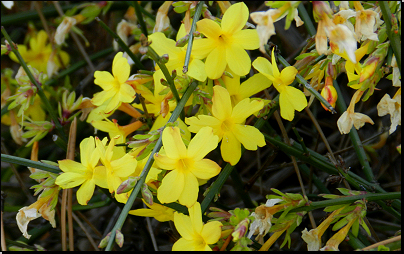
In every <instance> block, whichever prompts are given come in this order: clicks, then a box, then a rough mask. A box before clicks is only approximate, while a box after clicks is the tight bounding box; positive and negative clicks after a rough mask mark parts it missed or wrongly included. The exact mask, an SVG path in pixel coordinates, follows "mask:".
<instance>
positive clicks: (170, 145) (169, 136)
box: [163, 127, 187, 159]
mask: <svg viewBox="0 0 404 254" xmlns="http://www.w3.org/2000/svg"><path fill="white" fill-rule="evenodd" d="M163 145H164V149H165V151H166V154H167V156H168V157H170V158H171V159H180V158H183V157H185V156H186V154H187V149H186V147H185V145H184V142H183V141H182V139H181V134H180V129H179V128H178V127H166V128H165V129H164V131H163Z"/></svg>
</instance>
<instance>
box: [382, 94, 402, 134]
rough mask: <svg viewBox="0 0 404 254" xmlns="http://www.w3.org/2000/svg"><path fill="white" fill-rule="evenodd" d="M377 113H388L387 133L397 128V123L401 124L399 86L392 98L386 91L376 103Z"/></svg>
mask: <svg viewBox="0 0 404 254" xmlns="http://www.w3.org/2000/svg"><path fill="white" fill-rule="evenodd" d="M377 113H378V115H379V116H384V115H387V114H390V117H391V126H390V131H389V133H390V134H391V133H393V132H395V131H396V129H397V125H401V87H400V89H398V91H397V92H396V94H395V95H394V97H393V98H390V95H388V94H387V93H386V94H385V95H384V96H383V98H382V99H381V100H380V102H379V104H377Z"/></svg>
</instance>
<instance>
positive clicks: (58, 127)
mask: <svg viewBox="0 0 404 254" xmlns="http://www.w3.org/2000/svg"><path fill="white" fill-rule="evenodd" d="M1 32H2V33H3V35H4V37H5V38H6V40H7V41H8V43H9V44H10V46H11V50H12V51H13V52H14V54H15V56H16V57H17V58H18V61H19V63H20V64H21V66H22V68H23V69H24V71H25V73H27V75H28V77H29V79H30V81H31V82H32V84H35V86H36V87H37V89H38V90H37V92H38V95H39V97H40V98H41V101H42V102H43V104H44V105H45V108H46V109H47V110H48V113H49V115H50V117H51V119H52V121H53V123H54V124H55V127H56V130H57V131H58V132H59V134H60V136H61V137H62V138H63V139H64V140H65V141H66V142H67V136H66V133H65V132H64V130H63V127H62V125H61V124H60V122H59V119H58V118H57V115H56V112H55V111H54V110H53V108H52V105H51V104H50V102H49V100H48V98H47V97H46V95H45V93H44V92H43V90H42V87H41V86H40V85H39V84H38V82H37V81H36V79H35V78H34V76H33V75H32V73H31V71H30V70H29V68H28V66H27V64H26V63H25V61H24V59H23V58H22V57H21V55H20V53H19V52H18V50H17V48H16V47H15V44H14V42H12V41H11V39H10V36H9V35H8V33H7V32H6V29H4V27H3V26H2V27H1Z"/></svg>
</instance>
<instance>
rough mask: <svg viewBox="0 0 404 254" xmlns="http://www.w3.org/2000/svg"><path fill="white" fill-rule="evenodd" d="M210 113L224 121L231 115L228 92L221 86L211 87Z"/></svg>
mask: <svg viewBox="0 0 404 254" xmlns="http://www.w3.org/2000/svg"><path fill="white" fill-rule="evenodd" d="M212 102H213V106H212V114H213V116H214V117H216V118H217V119H219V120H220V121H224V120H226V119H228V118H229V117H230V116H231V112H232V107H231V101H230V95H229V92H227V90H226V88H224V87H221V86H215V87H213V97H212Z"/></svg>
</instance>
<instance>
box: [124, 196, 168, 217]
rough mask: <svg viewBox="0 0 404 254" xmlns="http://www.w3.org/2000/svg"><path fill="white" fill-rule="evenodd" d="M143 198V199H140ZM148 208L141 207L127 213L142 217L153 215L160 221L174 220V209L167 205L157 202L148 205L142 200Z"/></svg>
mask: <svg viewBox="0 0 404 254" xmlns="http://www.w3.org/2000/svg"><path fill="white" fill-rule="evenodd" d="M142 200H143V199H142ZM143 203H145V204H146V205H147V206H148V207H149V208H150V209H146V208H141V209H136V210H131V211H129V214H132V215H136V216H143V217H153V218H155V219H156V220H158V221H160V222H164V221H170V220H171V221H174V212H175V210H174V209H171V208H169V207H167V206H163V205H160V204H157V203H153V204H152V205H149V204H148V203H147V202H144V200H143Z"/></svg>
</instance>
